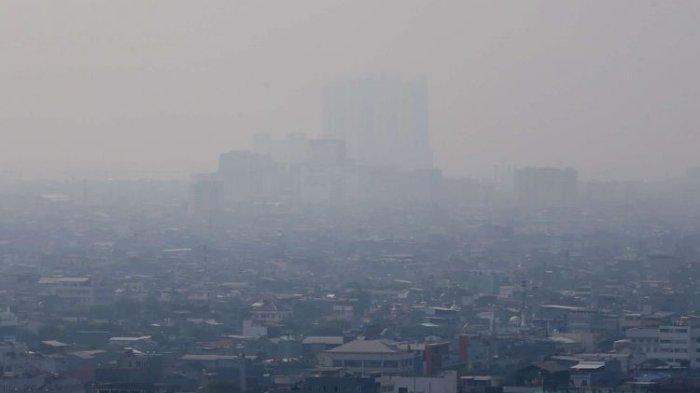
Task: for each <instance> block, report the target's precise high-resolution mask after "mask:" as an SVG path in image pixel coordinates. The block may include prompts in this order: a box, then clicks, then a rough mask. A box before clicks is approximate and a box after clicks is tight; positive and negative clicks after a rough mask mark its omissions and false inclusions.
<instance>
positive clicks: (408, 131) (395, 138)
mask: <svg viewBox="0 0 700 393" xmlns="http://www.w3.org/2000/svg"><path fill="white" fill-rule="evenodd" d="M324 129H325V133H326V135H328V136H329V137H331V138H334V139H340V140H344V141H345V142H346V143H347V154H348V157H349V158H351V159H353V160H355V161H356V162H357V163H358V164H359V165H366V166H385V167H393V168H397V169H401V170H416V169H431V168H432V167H433V153H432V151H431V149H430V143H429V139H428V87H427V83H426V81H425V80H424V79H417V80H403V79H401V78H399V77H397V76H379V77H365V78H355V79H347V80H342V81H339V82H336V83H333V84H331V85H328V86H327V87H326V88H325V90H324Z"/></svg>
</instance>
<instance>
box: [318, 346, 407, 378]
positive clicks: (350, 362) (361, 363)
mask: <svg viewBox="0 0 700 393" xmlns="http://www.w3.org/2000/svg"><path fill="white" fill-rule="evenodd" d="M319 363H320V365H321V366H324V367H342V368H345V369H346V370H347V371H350V372H353V373H360V374H365V375H366V374H374V373H381V374H402V373H412V372H414V371H415V370H416V367H419V365H420V359H419V358H418V356H417V354H416V352H414V351H411V350H404V349H400V348H399V347H398V346H396V345H395V344H394V343H392V342H389V341H385V340H355V341H351V342H349V343H346V344H343V345H340V346H338V347H335V348H333V349H330V350H327V351H324V352H323V353H321V354H320V355H319Z"/></svg>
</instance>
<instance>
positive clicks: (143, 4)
mask: <svg viewBox="0 0 700 393" xmlns="http://www.w3.org/2000/svg"><path fill="white" fill-rule="evenodd" d="M699 32H700V1H695V0H691V1H661V0H659V1H643V0H630V1H616V0H593V1H592V0H586V1H562V0H552V1H524V0H512V1H493V0H488V1H468V0H455V1H448V0H440V1H438V0H436V1H429V0H381V1H378V0H346V1H341V0H277V1H264V0H246V1H236V0H221V1H218V0H201V1H198V0H190V1H179V0H160V1H148V0H133V1H126V0H105V1H72V0H51V1H49V0H43V1H31V0H14V1H9V0H0V137H1V142H0V165H1V166H2V167H1V168H2V169H4V170H11V171H15V172H17V171H20V172H21V173H22V174H24V175H25V176H36V175H39V174H41V175H46V174H54V175H56V174H66V173H68V174H78V175H81V174H84V173H85V171H86V168H91V169H92V170H93V172H101V171H105V172H107V171H117V172H124V171H129V172H130V173H132V174H133V173H136V172H137V171H144V173H148V172H151V171H176V172H196V171H206V170H210V169H212V168H213V167H214V164H215V161H216V158H217V156H218V154H219V153H220V152H222V151H226V150H230V149H232V148H245V147H248V146H249V144H250V139H251V135H252V134H253V133H256V132H269V133H274V134H279V135H284V134H286V133H289V132H299V131H302V132H308V133H310V134H312V135H315V134H318V133H319V132H320V129H319V128H320V124H321V106H322V103H321V88H322V86H323V85H324V83H326V82H327V81H331V80H333V79H335V78H338V77H342V76H346V75H351V74H356V73H367V72H383V71H386V72H399V73H401V74H403V75H405V76H407V77H411V76H416V75H425V76H426V77H427V79H428V82H429V89H430V129H431V141H432V146H433V148H434V150H435V152H436V158H437V164H438V165H439V166H440V167H442V168H443V169H445V171H446V172H447V173H448V174H454V175H474V176H488V175H490V174H492V173H493V167H494V165H496V164H514V165H556V166H574V167H577V168H579V169H580V170H581V172H582V174H583V175H584V176H585V177H639V176H646V177H658V176H665V175H675V174H679V173H681V172H682V171H684V170H685V168H686V167H687V166H691V165H700V105H699V103H700V76H699V72H700V35H699Z"/></svg>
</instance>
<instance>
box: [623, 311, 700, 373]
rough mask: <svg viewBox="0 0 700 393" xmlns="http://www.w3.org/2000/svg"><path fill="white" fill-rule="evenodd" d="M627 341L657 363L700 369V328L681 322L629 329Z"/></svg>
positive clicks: (685, 320)
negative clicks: (659, 361) (662, 362)
mask: <svg viewBox="0 0 700 393" xmlns="http://www.w3.org/2000/svg"><path fill="white" fill-rule="evenodd" d="M626 334H627V338H628V339H629V340H630V341H631V342H632V344H634V346H635V349H636V351H637V352H638V353H641V354H643V355H644V357H645V358H646V359H657V360H662V361H665V362H667V363H668V364H669V365H671V366H674V367H689V368H700V325H699V324H698V323H697V322H695V321H688V320H687V319H683V318H682V319H680V320H678V321H677V322H676V323H674V324H668V325H659V326H658V327H657V328H633V329H628V330H627V332H626Z"/></svg>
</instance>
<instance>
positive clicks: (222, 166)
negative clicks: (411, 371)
mask: <svg viewBox="0 0 700 393" xmlns="http://www.w3.org/2000/svg"><path fill="white" fill-rule="evenodd" d="M322 134H323V136H322V137H321V138H309V137H307V136H306V135H304V134H290V135H288V136H287V137H285V138H274V137H271V136H270V135H256V136H255V138H254V141H253V145H254V146H253V149H252V151H232V152H228V153H224V154H222V155H221V157H220V159H219V168H218V170H217V172H216V173H213V174H205V175H199V176H197V177H196V181H195V184H194V186H193V189H192V190H193V201H194V204H195V205H201V206H216V205H219V204H221V203H236V202H249V201H267V202H279V201H305V202H319V201H359V200H373V201H384V202H390V201H394V200H422V201H425V200H431V198H433V197H434V196H435V190H436V188H437V187H439V185H440V182H441V181H442V176H441V173H440V172H439V171H438V170H436V169H434V168H433V154H432V151H431V149H430V143H429V140H428V97H427V85H426V82H425V80H422V79H419V80H408V81H407V80H403V79H401V78H399V77H396V76H378V77H366V78H356V79H347V80H343V81H340V82H337V83H333V84H331V85H329V86H327V88H326V89H325V91H324V130H323V133H322Z"/></svg>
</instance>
